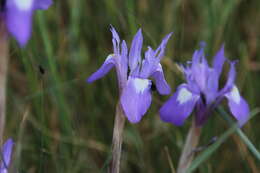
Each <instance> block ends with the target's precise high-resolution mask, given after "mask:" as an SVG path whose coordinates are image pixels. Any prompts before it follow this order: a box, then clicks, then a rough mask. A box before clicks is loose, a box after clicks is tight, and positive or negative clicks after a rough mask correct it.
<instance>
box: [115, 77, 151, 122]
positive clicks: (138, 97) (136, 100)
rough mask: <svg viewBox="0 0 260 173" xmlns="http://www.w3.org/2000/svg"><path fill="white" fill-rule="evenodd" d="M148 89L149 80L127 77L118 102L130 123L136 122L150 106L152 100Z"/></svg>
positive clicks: (149, 86) (149, 85)
mask: <svg viewBox="0 0 260 173" xmlns="http://www.w3.org/2000/svg"><path fill="white" fill-rule="evenodd" d="M150 89H151V81H150V80H148V79H141V78H133V77H129V79H128V81H127V85H126V87H125V88H124V89H123V92H122V96H121V98H120V102H121V105H122V107H123V110H124V112H125V115H126V117H127V119H128V120H129V121H130V122H131V123H138V122H139V121H140V120H141V119H142V117H143V115H144V114H145V113H146V112H147V110H148V108H149V107H150V104H151V101H152V97H151V90H150Z"/></svg>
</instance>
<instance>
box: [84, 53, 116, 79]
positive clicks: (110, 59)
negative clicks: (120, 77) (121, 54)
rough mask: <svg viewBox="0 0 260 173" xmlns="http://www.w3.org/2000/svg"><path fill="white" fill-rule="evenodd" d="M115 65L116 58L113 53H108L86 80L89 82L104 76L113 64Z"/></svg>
mask: <svg viewBox="0 0 260 173" xmlns="http://www.w3.org/2000/svg"><path fill="white" fill-rule="evenodd" d="M115 65H116V59H115V57H114V55H109V56H108V57H107V59H106V60H105V62H104V63H103V65H102V66H101V67H100V68H99V69H98V70H97V71H96V72H95V73H93V74H92V75H91V76H90V77H89V78H88V79H87V82H88V83H91V82H94V81H95V80H98V79H100V78H102V77H103V76H105V75H106V74H107V73H108V72H109V71H110V70H111V69H112V68H113V67H114V66H115Z"/></svg>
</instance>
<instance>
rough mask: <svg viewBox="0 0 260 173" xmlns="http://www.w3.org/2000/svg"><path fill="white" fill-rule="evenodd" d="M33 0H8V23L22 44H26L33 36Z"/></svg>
mask: <svg viewBox="0 0 260 173" xmlns="http://www.w3.org/2000/svg"><path fill="white" fill-rule="evenodd" d="M32 15H33V0H8V1H6V19H5V20H6V25H7V29H8V31H9V33H10V34H11V35H12V36H14V37H15V39H16V40H17V41H18V42H19V44H20V46H25V44H26V43H27V41H28V40H29V38H30V36H31V25H32Z"/></svg>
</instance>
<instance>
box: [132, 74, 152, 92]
mask: <svg viewBox="0 0 260 173" xmlns="http://www.w3.org/2000/svg"><path fill="white" fill-rule="evenodd" d="M133 82H134V87H135V90H136V91H137V92H138V93H142V92H144V90H145V89H146V88H148V86H149V85H150V81H149V80H148V79H140V78H135V79H133Z"/></svg>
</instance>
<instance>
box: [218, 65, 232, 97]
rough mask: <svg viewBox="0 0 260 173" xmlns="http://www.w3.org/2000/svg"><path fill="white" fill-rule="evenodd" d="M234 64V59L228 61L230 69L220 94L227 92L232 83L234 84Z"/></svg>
mask: <svg viewBox="0 0 260 173" xmlns="http://www.w3.org/2000/svg"><path fill="white" fill-rule="evenodd" d="M235 64H236V61H231V62H230V69H229V73H228V79H227V82H226V84H225V86H224V88H222V89H221V91H220V95H224V94H226V93H227V92H229V91H230V90H231V89H232V87H233V85H234V82H235V79H236V69H235Z"/></svg>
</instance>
